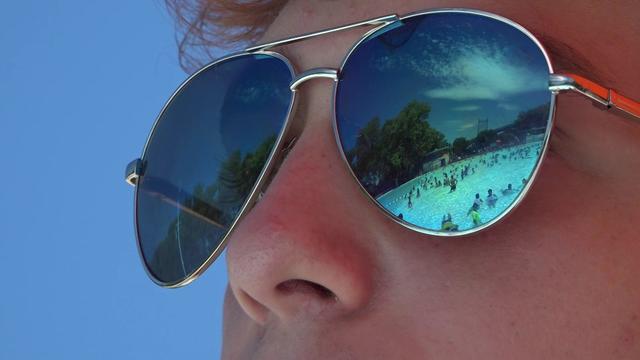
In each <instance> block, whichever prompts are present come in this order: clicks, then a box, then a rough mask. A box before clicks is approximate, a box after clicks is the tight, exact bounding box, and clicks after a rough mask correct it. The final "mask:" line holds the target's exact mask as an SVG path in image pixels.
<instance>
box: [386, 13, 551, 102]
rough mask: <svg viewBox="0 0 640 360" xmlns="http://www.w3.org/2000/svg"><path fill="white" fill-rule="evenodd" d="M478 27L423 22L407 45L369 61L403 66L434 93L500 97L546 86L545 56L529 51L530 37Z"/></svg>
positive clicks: (450, 96)
mask: <svg viewBox="0 0 640 360" xmlns="http://www.w3.org/2000/svg"><path fill="white" fill-rule="evenodd" d="M478 29H481V27H476V26H475V24H464V23H463V24H459V25H456V26H453V25H451V24H449V23H446V22H445V21H444V20H443V22H442V23H438V22H435V23H431V24H430V25H429V26H426V25H424V28H421V29H420V30H418V31H417V33H416V36H417V37H420V38H421V39H420V41H419V42H416V43H415V44H413V46H412V47H411V50H407V51H406V52H403V53H395V54H393V56H383V57H380V58H379V59H378V60H377V61H375V62H374V66H376V67H377V68H378V69H380V70H382V69H394V70H396V69H398V68H404V69H405V70H409V71H410V72H411V73H413V74H415V75H416V76H422V77H425V78H427V79H428V84H430V85H431V86H430V87H428V88H426V89H425V90H424V92H423V93H424V94H425V95H426V96H428V97H431V98H436V99H448V100H458V101H460V100H500V99H505V98H507V97H510V96H514V95H519V94H524V93H527V92H531V91H535V90H537V91H541V90H545V89H547V80H548V73H547V70H548V69H546V68H545V67H544V61H543V60H544V59H542V58H537V59H536V58H535V55H533V54H535V53H534V52H529V51H528V49H529V46H530V40H529V39H523V40H522V42H520V41H517V40H514V39H513V38H510V37H507V36H503V35H501V34H500V33H494V34H487V33H479V32H478V31H477V30H478ZM532 56H534V57H533V58H532ZM456 111H467V110H456ZM468 111H471V110H468Z"/></svg>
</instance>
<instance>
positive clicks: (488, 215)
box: [377, 142, 542, 231]
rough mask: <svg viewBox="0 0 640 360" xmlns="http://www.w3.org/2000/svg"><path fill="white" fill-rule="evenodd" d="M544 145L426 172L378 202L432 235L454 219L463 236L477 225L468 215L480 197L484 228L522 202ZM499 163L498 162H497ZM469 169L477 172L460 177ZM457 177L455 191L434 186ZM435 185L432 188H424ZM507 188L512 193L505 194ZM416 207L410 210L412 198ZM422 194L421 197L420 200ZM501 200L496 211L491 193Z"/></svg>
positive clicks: (468, 159)
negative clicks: (447, 219) (444, 219)
mask: <svg viewBox="0 0 640 360" xmlns="http://www.w3.org/2000/svg"><path fill="white" fill-rule="evenodd" d="M541 149H542V142H535V143H529V144H525V145H519V146H514V147H509V148H504V149H501V150H498V151H493V152H487V153H485V154H482V155H478V156H474V157H471V158H467V159H464V160H461V161H457V162H454V163H451V164H448V165H446V166H445V167H442V168H440V169H437V170H435V171H430V172H427V173H425V174H423V175H421V176H418V177H416V178H414V179H413V180H410V181H408V182H406V183H404V184H402V185H400V186H399V187H397V188H396V189H394V190H391V191H389V192H387V193H385V194H384V195H382V196H380V197H378V199H377V200H378V202H379V203H380V204H381V205H382V206H384V207H385V208H386V209H387V210H389V211H390V212H391V213H393V214H394V215H396V216H398V215H399V214H402V216H403V219H404V221H406V222H409V223H412V224H414V225H417V226H420V227H423V228H426V229H429V230H436V231H438V230H440V229H441V226H442V217H443V216H445V215H447V214H451V218H452V221H453V223H455V224H456V225H458V230H459V231H463V230H468V229H470V228H473V227H474V226H476V225H474V224H473V221H472V219H471V216H470V215H469V214H468V213H469V209H470V208H471V207H472V206H473V203H474V200H475V195H476V193H479V194H480V199H481V200H482V203H481V204H480V207H479V209H478V213H479V214H480V218H481V222H482V223H485V222H488V221H491V220H493V219H495V218H496V217H498V216H499V215H500V214H501V213H502V212H504V211H505V210H506V209H507V208H508V207H509V206H510V205H511V204H512V203H513V202H514V201H515V200H516V199H517V198H518V195H519V194H520V192H521V191H522V189H523V188H524V184H523V179H524V180H525V181H528V180H529V178H530V177H531V174H532V173H533V170H534V169H535V167H536V164H537V161H538V158H539V156H538V154H539V153H541V152H542V150H541ZM496 160H497V161H496ZM466 166H469V168H470V169H475V172H473V171H469V172H468V175H467V176H465V177H464V179H463V178H462V176H461V171H463V169H465V167H466ZM445 173H447V174H448V176H449V177H451V175H452V174H453V175H454V176H455V178H456V179H457V181H458V182H457V186H456V190H455V191H453V192H452V191H451V187H450V186H447V185H444V184H443V185H442V186H439V187H438V186H435V179H439V180H440V181H443V179H444V174H445ZM425 180H426V182H427V183H429V182H431V185H429V184H425ZM508 184H512V189H513V191H511V192H509V191H507V192H504V193H503V191H502V190H504V189H507V186H508ZM412 189H413V192H412V194H411V196H410V199H411V203H412V206H411V207H409V193H410V191H411V190H412ZM417 189H419V191H420V196H419V197H418V196H417V191H416V190H417ZM489 189H492V190H493V193H494V194H495V195H496V196H497V198H498V199H497V201H495V203H494V206H493V207H492V206H490V204H489V203H490V201H488V200H487V196H488V190H489Z"/></svg>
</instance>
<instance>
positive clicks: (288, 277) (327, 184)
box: [227, 104, 381, 324]
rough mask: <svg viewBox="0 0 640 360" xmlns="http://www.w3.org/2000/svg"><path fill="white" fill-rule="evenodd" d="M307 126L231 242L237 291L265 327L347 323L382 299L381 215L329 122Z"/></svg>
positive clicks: (229, 254)
mask: <svg viewBox="0 0 640 360" xmlns="http://www.w3.org/2000/svg"><path fill="white" fill-rule="evenodd" d="M312 109H319V108H317V107H315V106H314V104H309V107H308V108H307V109H306V110H312ZM324 109H326V108H324ZM325 111H326V110H325ZM313 113H316V112H313V111H304V114H313ZM318 113H319V112H318ZM316 114H317V113H316ZM307 120H308V121H307V126H305V131H304V133H303V134H302V135H301V137H299V138H297V139H298V140H294V141H293V142H292V143H291V144H295V147H293V148H291V146H290V147H288V148H287V147H285V149H288V150H289V152H288V155H287V152H285V153H284V154H283V156H282V157H281V158H282V159H281V160H280V161H281V162H282V164H281V166H280V168H279V169H277V171H274V173H276V172H277V175H275V176H273V175H272V176H273V177H272V179H271V183H270V185H269V188H268V191H267V192H266V193H264V194H263V197H262V199H261V201H260V202H258V203H257V204H256V205H255V206H254V208H253V209H252V211H251V212H250V213H249V214H247V216H246V217H245V218H244V219H243V221H242V222H241V223H239V224H238V227H237V228H236V230H235V231H234V233H233V234H232V235H231V237H230V239H229V243H228V248H227V261H228V273H229V282H230V287H231V290H232V292H233V294H234V296H235V297H236V300H237V301H238V303H239V304H240V306H241V307H242V309H243V310H244V311H245V312H246V313H247V315H249V316H250V317H251V318H252V319H253V320H254V321H255V322H257V323H259V324H265V323H267V322H269V321H270V320H272V321H283V322H286V321H290V320H291V319H294V318H302V319H305V318H309V319H310V318H315V319H317V318H318V316H321V317H322V316H346V314H350V313H352V312H354V311H357V310H358V309H362V308H364V307H365V306H366V304H368V303H369V301H370V299H371V298H372V296H373V293H374V292H375V283H376V281H375V278H376V276H377V275H376V274H378V266H377V264H378V263H379V261H378V259H377V256H378V255H377V254H378V253H379V252H378V251H377V250H376V249H377V247H378V244H379V243H380V239H378V237H379V236H381V235H380V234H379V233H376V232H375V229H376V226H373V225H374V223H375V222H377V221H380V220H379V219H377V217H379V216H381V214H379V213H378V212H376V211H375V210H376V209H375V208H374V207H373V206H372V205H371V204H370V203H369V202H368V200H367V199H366V198H365V197H364V196H363V195H362V194H361V192H360V190H359V188H358V185H357V184H356V183H355V182H354V181H353V179H352V178H351V175H350V174H349V173H348V169H346V168H345V166H344V164H341V162H342V161H343V160H342V158H341V156H340V154H339V151H338V149H337V147H336V142H335V139H334V138H333V130H332V129H331V126H327V125H328V124H330V122H329V120H328V119H327V118H326V117H324V118H322V119H320V120H318V119H307ZM291 144H290V145H291ZM285 158H286V161H285V160H284V159H285ZM372 213H373V216H372ZM311 315H312V316H311Z"/></svg>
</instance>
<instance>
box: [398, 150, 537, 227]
mask: <svg viewBox="0 0 640 360" xmlns="http://www.w3.org/2000/svg"><path fill="white" fill-rule="evenodd" d="M539 155H540V148H539V146H538V147H536V146H524V147H519V148H509V149H503V150H501V151H497V152H491V153H486V154H484V155H480V156H474V157H471V158H468V159H464V160H461V161H457V162H455V163H450V164H449V165H448V166H446V167H445V168H443V169H442V170H440V171H431V172H428V173H426V174H424V175H422V176H420V177H419V178H418V179H417V180H418V181H417V184H414V185H413V187H412V188H411V189H410V190H409V191H408V192H406V193H404V195H402V200H400V201H404V202H405V204H406V207H407V208H408V209H412V208H413V207H414V204H415V203H416V202H417V201H419V200H418V199H420V196H421V195H422V194H421V190H422V193H425V192H426V191H427V190H429V189H437V188H445V189H448V192H447V193H449V194H450V193H453V192H455V191H456V189H457V188H458V186H459V184H460V183H464V182H465V179H469V178H471V177H474V175H475V174H476V173H477V172H479V171H480V170H481V169H482V168H485V169H488V168H493V167H494V166H498V165H500V164H501V163H506V162H510V161H514V160H523V159H531V158H532V157H533V156H536V157H537V156H539ZM526 184H527V179H526V178H522V180H521V184H519V185H520V186H518V187H514V186H513V184H511V183H509V184H507V185H506V187H504V188H503V189H501V190H499V193H500V195H498V194H496V192H494V190H493V189H491V188H489V189H486V196H484V198H483V197H482V196H481V195H480V193H476V194H475V198H474V199H472V200H471V199H470V200H471V201H470V206H469V210H468V211H467V214H466V215H467V219H469V218H470V220H471V221H472V222H473V226H474V227H476V226H479V225H481V224H482V223H483V221H482V217H481V214H480V212H481V209H482V208H483V207H485V208H487V209H492V208H495V207H496V203H497V202H498V201H499V199H500V198H501V197H505V196H509V195H513V194H515V193H517V192H519V191H520V190H522V189H524V187H525V186H526ZM398 218H400V219H403V215H402V213H399V214H398ZM440 230H442V231H459V226H458V224H456V222H455V221H454V220H453V218H452V216H451V213H446V214H445V215H443V216H442V221H441V228H440Z"/></svg>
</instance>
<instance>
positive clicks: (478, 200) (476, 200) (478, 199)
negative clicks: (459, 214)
mask: <svg viewBox="0 0 640 360" xmlns="http://www.w3.org/2000/svg"><path fill="white" fill-rule="evenodd" d="M483 202H484V201H482V199H480V194H478V193H476V199H475V200H473V204H474V205H478V207H480V205H482V203H483Z"/></svg>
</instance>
